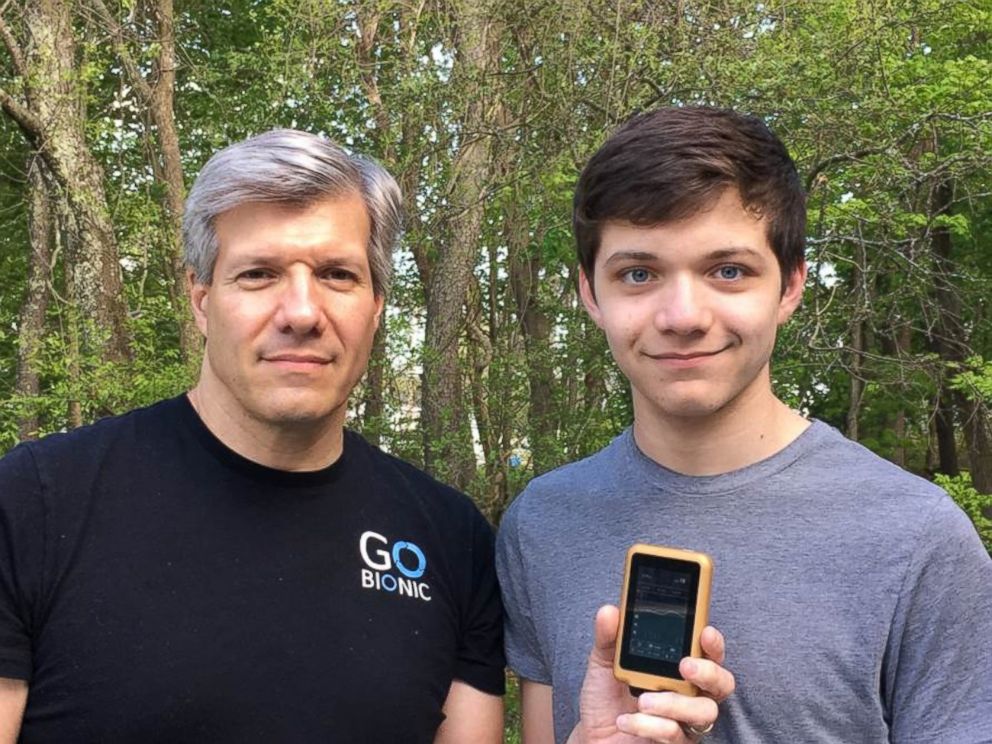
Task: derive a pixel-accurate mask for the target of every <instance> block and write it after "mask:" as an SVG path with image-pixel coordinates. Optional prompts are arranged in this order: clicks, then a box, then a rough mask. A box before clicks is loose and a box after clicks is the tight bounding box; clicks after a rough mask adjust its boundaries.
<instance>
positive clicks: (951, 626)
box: [882, 497, 992, 744]
mask: <svg viewBox="0 0 992 744" xmlns="http://www.w3.org/2000/svg"><path fill="white" fill-rule="evenodd" d="M990 638H992V560H990V558H989V554H988V553H987V552H986V550H985V548H984V547H983V546H982V543H981V541H980V540H979V538H978V535H977V534H976V532H975V529H974V527H973V526H972V524H971V522H970V521H969V520H968V518H967V517H966V516H965V515H964V513H963V512H962V511H961V510H960V509H959V508H958V507H957V505H955V504H954V503H953V502H952V501H951V500H950V499H949V498H946V497H945V498H942V499H941V500H940V501H939V503H938V504H937V506H936V507H935V508H934V510H933V513H932V514H931V515H930V518H929V520H928V521H927V524H926V526H925V528H924V529H923V531H922V533H921V535H920V536H919V538H918V540H917V542H916V546H915V551H914V554H913V558H912V560H911V561H910V565H909V568H908V571H907V574H906V577H905V580H904V582H903V587H902V591H901V592H900V596H899V600H898V603H897V605H896V613H895V617H894V620H893V625H892V632H891V635H890V637H889V642H888V647H887V649H886V666H885V667H884V668H883V677H882V685H883V690H882V692H883V699H884V702H885V705H886V709H887V710H886V715H887V718H888V721H889V726H890V731H891V740H892V741H893V742H918V741H953V742H955V743H956V744H978V742H992V728H990V722H989V712H990V711H992V645H990V644H989V639H990Z"/></svg>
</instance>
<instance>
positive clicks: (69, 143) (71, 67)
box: [0, 0, 130, 361]
mask: <svg viewBox="0 0 992 744" xmlns="http://www.w3.org/2000/svg"><path fill="white" fill-rule="evenodd" d="M23 20H24V34H23V35H24V36H25V38H27V39H28V40H29V42H30V43H29V44H28V45H27V46H26V48H25V49H23V50H21V49H20V48H19V47H17V44H16V38H15V37H14V35H13V33H5V34H4V43H5V44H6V45H7V47H8V51H10V52H11V56H12V58H14V59H16V60H18V63H17V64H18V66H23V70H22V72H23V75H22V86H23V91H24V100H23V101H18V100H17V99H15V98H13V96H11V95H10V94H9V93H7V91H4V90H0V103H2V105H3V108H4V110H5V112H6V113H7V114H8V115H9V116H10V117H11V118H12V119H13V120H14V121H15V123H16V124H17V125H18V127H20V129H21V131H22V132H23V133H24V135H25V137H26V139H27V140H28V142H29V144H30V145H31V146H32V147H34V148H35V149H36V150H37V151H38V153H39V154H40V156H41V157H42V158H43V159H44V161H45V165H46V167H47V170H48V172H49V173H50V174H51V179H52V182H53V183H54V184H55V186H56V188H55V189H53V190H52V191H53V193H52V196H53V198H61V199H63V200H64V201H65V202H66V204H67V205H68V206H69V208H70V209H71V211H72V213H73V219H72V220H71V221H69V222H68V223H67V224H65V225H64V227H65V228H66V229H68V230H70V231H71V235H70V236H69V237H70V238H71V239H69V240H67V241H66V255H65V259H66V273H67V276H69V277H71V286H72V287H73V292H72V293H71V294H70V295H69V298H70V301H71V302H72V303H73V304H74V305H75V306H76V307H77V308H78V309H79V312H80V314H81V315H82V317H83V319H84V321H85V322H84V323H83V329H82V343H83V346H84V348H85V349H86V351H88V352H91V353H96V354H97V355H99V356H102V357H103V358H105V359H110V360H116V361H121V360H125V359H127V358H129V357H130V344H129V335H128V331H127V307H126V305H125V302H124V293H123V287H122V282H121V276H120V260H119V256H118V250H117V240H116V238H115V236H114V231H113V226H112V224H111V220H110V210H109V208H108V206H107V197H106V194H105V192H104V188H103V170H102V168H101V167H100V164H99V163H98V162H97V160H96V158H95V157H94V156H93V153H92V151H91V150H90V149H89V146H88V144H87V142H86V136H85V120H84V118H83V109H82V101H83V100H84V99H85V96H84V94H83V91H82V89H81V85H82V83H81V82H80V79H81V76H80V72H79V70H78V68H77V67H76V58H75V57H76V39H75V36H74V32H73V28H72V17H71V4H70V3H65V2H60V1H59V0H36V1H34V2H28V3H26V4H25V5H24V7H23ZM4 30H5V31H9V29H8V28H7V26H6V24H4ZM54 191H58V192H59V193H58V195H56V194H55V193H54Z"/></svg>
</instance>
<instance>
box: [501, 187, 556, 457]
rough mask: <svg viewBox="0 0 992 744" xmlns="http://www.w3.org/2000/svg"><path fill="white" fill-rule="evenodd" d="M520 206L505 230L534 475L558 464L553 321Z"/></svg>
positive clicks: (511, 209) (511, 210) (510, 211)
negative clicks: (543, 297)
mask: <svg viewBox="0 0 992 744" xmlns="http://www.w3.org/2000/svg"><path fill="white" fill-rule="evenodd" d="M516 206H517V202H516V201H514V202H513V204H512V205H511V206H510V207H508V209H507V212H506V221H505V229H506V233H507V237H508V243H509V254H510V255H509V261H510V288H511V290H512V292H513V300H514V304H515V306H516V311H517V318H518V319H519V322H520V327H521V329H522V331H523V338H524V352H525V354H526V357H527V384H528V408H527V410H528V415H527V430H528V438H529V439H530V451H531V462H532V464H533V469H534V475H540V474H541V473H544V472H547V471H548V470H551V469H552V468H554V467H555V466H556V465H558V464H559V462H558V457H557V446H556V445H557V438H556V436H555V431H556V422H555V418H554V403H553V402H554V369H553V367H552V364H551V357H550V346H551V321H550V319H549V318H548V315H547V313H545V312H544V309H543V308H542V306H541V300H540V297H539V295H538V282H539V272H540V267H541V265H540V260H539V259H538V258H537V257H535V256H532V255H529V253H528V249H529V245H530V236H529V234H528V233H529V224H528V221H527V219H526V216H525V215H523V214H520V213H519V210H518V209H517V208H516Z"/></svg>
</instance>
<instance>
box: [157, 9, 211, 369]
mask: <svg viewBox="0 0 992 744" xmlns="http://www.w3.org/2000/svg"><path fill="white" fill-rule="evenodd" d="M154 14H155V16H156V18H157V21H158V43H159V55H158V59H157V60H156V61H155V65H154V69H153V74H154V75H155V78H156V79H155V83H154V88H153V93H152V95H151V97H150V99H149V111H150V113H151V117H152V121H153V122H154V123H155V131H156V133H157V134H158V145H159V151H160V153H161V157H162V168H161V170H160V171H157V172H158V173H160V182H161V184H162V186H163V187H164V189H165V204H164V206H165V214H166V220H165V224H166V225H167V229H166V235H165V236H164V239H165V242H166V245H167V246H168V256H169V258H170V262H171V268H172V281H171V283H170V292H169V294H170V299H171V300H172V306H173V308H175V312H176V317H177V322H178V324H179V348H180V351H181V353H182V356H183V360H184V361H185V362H186V364H187V366H188V367H189V368H190V369H191V370H195V369H198V368H199V366H200V355H201V353H202V350H203V338H202V336H200V332H199V330H197V328H196V324H195V323H194V322H193V314H192V311H191V310H190V307H189V298H188V297H187V296H186V267H185V261H184V258H183V238H182V225H183V203H184V201H185V199H186V184H185V182H184V180H183V163H182V156H181V154H180V151H179V133H178V132H177V131H176V116H175V111H174V106H173V100H174V97H175V89H176V32H175V25H174V21H173V3H172V0H158V2H156V3H155V7H154Z"/></svg>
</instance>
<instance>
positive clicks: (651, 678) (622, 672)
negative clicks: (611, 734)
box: [613, 543, 713, 696]
mask: <svg viewBox="0 0 992 744" xmlns="http://www.w3.org/2000/svg"><path fill="white" fill-rule="evenodd" d="M635 553H644V554H647V555H656V556H660V557H662V558H672V559H674V560H677V561H687V562H690V563H697V564H699V591H698V592H697V593H696V616H695V620H694V622H693V628H692V647H691V651H690V653H689V655H690V656H695V657H701V656H702V655H703V652H702V648H701V647H700V645H699V636H700V634H701V633H702V632H703V628H705V627H706V625H707V623H708V622H709V609H710V584H711V581H712V577H713V560H712V559H711V558H710V557H709V556H708V555H706V554H705V553H696V552H694V551H691V550H681V549H679V548H665V547H661V546H658V545H644V544H641V543H638V544H637V545H632V546H631V547H630V548H629V549H628V550H627V560H626V562H625V565H624V571H623V593H622V595H621V597H620V627H619V629H618V633H617V648H616V653H615V654H614V656H613V676H614V677H616V678H617V679H618V680H620V681H621V682H626V683H627V684H628V685H630V686H631V687H636V688H638V689H641V690H648V691H651V692H655V691H658V690H671V691H673V692H680V693H682V694H683V695H691V696H695V695H698V694H699V689H698V688H697V687H696V686H695V685H693V684H691V683H689V682H686V681H685V680H681V679H673V678H671V677H660V676H658V675H655V674H646V673H644V672H635V671H633V670H631V669H624V668H623V667H621V666H620V650H621V648H620V645H621V643H622V641H623V633H624V628H625V627H626V625H627V590H628V589H629V588H630V566H631V559H632V558H633V556H634V554H635Z"/></svg>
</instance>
